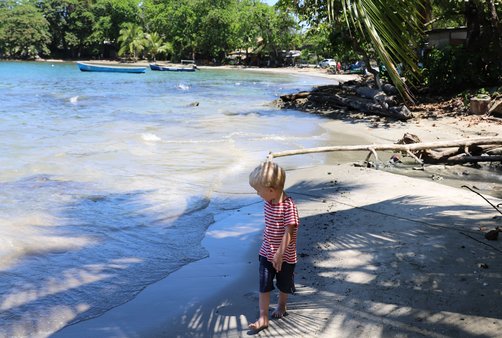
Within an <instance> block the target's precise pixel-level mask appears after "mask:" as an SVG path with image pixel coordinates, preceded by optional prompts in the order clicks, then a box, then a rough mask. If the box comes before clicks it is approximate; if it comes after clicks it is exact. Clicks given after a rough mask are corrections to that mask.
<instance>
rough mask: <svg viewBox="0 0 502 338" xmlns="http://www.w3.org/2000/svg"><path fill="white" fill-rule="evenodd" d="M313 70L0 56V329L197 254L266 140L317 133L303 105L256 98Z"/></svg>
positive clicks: (43, 327) (114, 297) (49, 321)
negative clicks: (115, 68)
mask: <svg viewBox="0 0 502 338" xmlns="http://www.w3.org/2000/svg"><path fill="white" fill-rule="evenodd" d="M318 81H320V80H319V79H315V78H308V77H293V76H286V75H271V74H262V73H257V72H245V71H231V70H206V69H204V70H202V71H198V72H195V73H171V72H152V71H149V70H148V71H147V73H146V74H118V73H117V74H112V73H83V72H80V71H79V70H78V68H77V66H76V65H75V64H73V63H54V64H51V63H21V62H0V102H1V104H0V168H1V170H0V244H1V245H0V253H1V257H2V259H1V261H0V273H1V278H0V295H1V296H0V304H1V305H0V336H16V335H17V336H30V337H33V336H47V335H49V334H50V333H51V332H54V331H55V330H57V329H59V328H61V327H62V326H64V325H66V324H69V323H73V322H77V321H81V320H84V319H87V318H91V317H95V316H98V315H100V314H102V313H103V312H104V311H106V310H108V309H110V308H112V307H114V306H117V305H119V304H122V303H124V302H126V301H128V300H130V299H131V298H132V297H134V295H135V294H137V293H138V292H139V291H141V290H142V289H143V288H144V287H145V286H147V285H148V284H151V283H153V282H155V281H157V280H159V279H161V278H163V277H165V276H167V275H168V274H169V273H170V272H172V271H174V270H176V269H178V268H180V267H181V266H183V265H185V264H189V263H190V262H193V261H194V260H198V259H201V258H203V257H205V256H206V255H207V253H206V251H205V249H204V248H203V247H202V246H201V245H200V241H201V240H202V238H203V236H204V233H205V231H206V229H207V228H208V227H209V226H210V224H211V222H212V221H213V216H214V215H215V213H218V212H223V211H224V210H227V209H235V208H239V207H240V206H242V205H245V204H247V203H251V201H252V200H253V193H252V191H251V190H250V188H249V187H248V184H247V175H248V173H249V171H250V170H252V168H253V167H254V166H255V165H257V164H258V163H259V162H260V161H262V160H264V159H265V157H266V155H267V153H268V152H269V151H271V150H273V151H279V150H285V149H291V148H299V147H310V146H320V145H325V144H324V143H323V142H324V139H325V135H323V131H322V129H321V128H319V125H318V124H319V119H318V118H317V117H314V116H309V115H306V114H303V113H299V112H295V111H279V110H277V109H275V108H274V107H272V106H271V105H270V102H271V101H273V100H274V99H275V98H277V96H278V95H281V94H284V93H289V92H293V91H297V90H301V89H308V88H310V87H311V86H312V85H315V84H316V83H317V82H318ZM322 82H323V83H326V80H322ZM294 161H298V160H295V159H284V160H282V162H281V164H282V165H284V166H286V167H288V166H297V165H298V163H296V162H294ZM316 161H317V162H322V161H323V157H322V156H321V155H319V157H314V158H312V159H311V160H310V163H312V162H314V163H315V162H316Z"/></svg>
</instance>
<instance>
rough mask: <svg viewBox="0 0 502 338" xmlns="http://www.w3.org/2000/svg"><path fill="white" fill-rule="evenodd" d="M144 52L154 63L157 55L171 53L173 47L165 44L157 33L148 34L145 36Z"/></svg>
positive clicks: (167, 43)
mask: <svg viewBox="0 0 502 338" xmlns="http://www.w3.org/2000/svg"><path fill="white" fill-rule="evenodd" d="M145 40H146V41H145V50H146V52H147V53H148V54H149V55H150V57H151V58H152V60H153V61H156V57H157V55H158V54H169V53H172V52H173V45H172V44H171V43H170V42H165V41H164V39H163V38H162V37H161V36H160V35H159V34H158V33H155V32H154V33H148V34H146V35H145Z"/></svg>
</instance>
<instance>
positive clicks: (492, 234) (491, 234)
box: [485, 227, 502, 241]
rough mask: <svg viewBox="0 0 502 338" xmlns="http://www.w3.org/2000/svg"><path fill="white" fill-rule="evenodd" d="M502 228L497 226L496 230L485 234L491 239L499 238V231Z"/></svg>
mask: <svg viewBox="0 0 502 338" xmlns="http://www.w3.org/2000/svg"><path fill="white" fill-rule="evenodd" d="M501 231H502V230H501V229H500V228H499V227H496V228H495V230H490V231H488V232H487V233H486V234H485V238H486V239H487V240H489V241H496V240H497V239H498V238H499V232H501Z"/></svg>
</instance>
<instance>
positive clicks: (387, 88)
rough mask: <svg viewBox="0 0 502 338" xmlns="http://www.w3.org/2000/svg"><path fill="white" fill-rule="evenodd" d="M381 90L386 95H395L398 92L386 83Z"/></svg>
mask: <svg viewBox="0 0 502 338" xmlns="http://www.w3.org/2000/svg"><path fill="white" fill-rule="evenodd" d="M382 90H383V91H384V92H385V94H387V95H397V94H398V91H397V89H396V87H394V86H393V85H391V84H390V83H386V84H384V85H383V86H382Z"/></svg>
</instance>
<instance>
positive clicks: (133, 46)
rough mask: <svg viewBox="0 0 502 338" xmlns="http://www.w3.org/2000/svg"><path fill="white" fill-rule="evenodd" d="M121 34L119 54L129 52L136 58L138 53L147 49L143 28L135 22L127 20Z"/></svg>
mask: <svg viewBox="0 0 502 338" xmlns="http://www.w3.org/2000/svg"><path fill="white" fill-rule="evenodd" d="M119 34H120V36H119V38H118V42H119V43H120V49H119V55H124V54H129V56H131V55H132V58H133V59H134V60H136V58H137V53H141V52H142V51H143V50H144V49H145V41H146V40H145V33H143V29H142V28H141V27H140V26H139V25H137V24H135V23H132V22H126V23H124V24H123V25H122V28H121V29H120V32H119Z"/></svg>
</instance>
